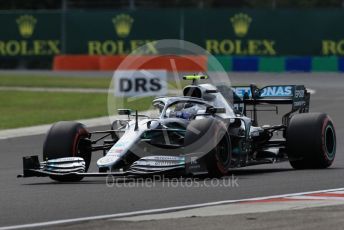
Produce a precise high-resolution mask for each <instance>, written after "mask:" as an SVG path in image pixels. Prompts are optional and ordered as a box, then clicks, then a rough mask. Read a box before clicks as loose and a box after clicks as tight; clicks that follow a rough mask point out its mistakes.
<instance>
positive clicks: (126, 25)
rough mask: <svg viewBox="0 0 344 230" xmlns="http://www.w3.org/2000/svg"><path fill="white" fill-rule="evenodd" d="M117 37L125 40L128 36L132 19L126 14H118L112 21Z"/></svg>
mask: <svg viewBox="0 0 344 230" xmlns="http://www.w3.org/2000/svg"><path fill="white" fill-rule="evenodd" d="M112 22H113V24H114V27H115V30H116V33H117V35H118V37H120V38H125V37H127V36H128V35H129V33H130V30H131V26H132V25H133V22H134V19H133V18H132V17H130V15H128V14H119V15H117V16H116V17H114V18H113V19H112Z"/></svg>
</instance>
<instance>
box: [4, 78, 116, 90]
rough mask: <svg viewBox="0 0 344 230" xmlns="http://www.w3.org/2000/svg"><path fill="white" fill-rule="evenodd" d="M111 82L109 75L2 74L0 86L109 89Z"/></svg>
mask: <svg viewBox="0 0 344 230" xmlns="http://www.w3.org/2000/svg"><path fill="white" fill-rule="evenodd" d="M110 82H111V78H108V77H60V76H16V75H14V76H12V75H11V76H0V86H20V87H56V88H65V87H66V88H104V89H107V88H109V85H110Z"/></svg>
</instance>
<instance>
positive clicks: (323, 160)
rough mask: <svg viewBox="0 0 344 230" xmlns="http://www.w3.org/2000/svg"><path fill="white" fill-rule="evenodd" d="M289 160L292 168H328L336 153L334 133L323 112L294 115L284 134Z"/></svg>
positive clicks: (329, 119)
mask: <svg viewBox="0 0 344 230" xmlns="http://www.w3.org/2000/svg"><path fill="white" fill-rule="evenodd" d="M286 141H287V146H286V148H287V153H288V157H289V162H290V164H291V166H292V167H293V168H294V169H310V168H328V167H329V166H331V164H332V163H333V160H334V158H335V155H336V133H335V128H334V126H333V123H332V120H331V118H330V117H329V116H328V115H326V114H324V113H303V114H296V115H294V116H293V117H292V118H291V119H290V122H289V126H288V129H287V134H286Z"/></svg>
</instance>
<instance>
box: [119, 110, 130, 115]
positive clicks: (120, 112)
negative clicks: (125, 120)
mask: <svg viewBox="0 0 344 230" xmlns="http://www.w3.org/2000/svg"><path fill="white" fill-rule="evenodd" d="M117 112H118V114H119V115H128V116H129V115H131V109H118V110H117Z"/></svg>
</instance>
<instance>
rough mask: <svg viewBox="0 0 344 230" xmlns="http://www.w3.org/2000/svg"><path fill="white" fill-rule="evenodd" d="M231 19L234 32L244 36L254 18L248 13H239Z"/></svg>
mask: <svg viewBox="0 0 344 230" xmlns="http://www.w3.org/2000/svg"><path fill="white" fill-rule="evenodd" d="M230 20H231V22H232V26H233V29H234V33H235V34H236V35H237V36H238V37H244V36H245V35H246V34H247V32H248V29H249V28H250V24H251V21H252V18H251V17H250V16H248V15H247V14H244V13H239V14H236V15H234V16H233V17H231V19H230Z"/></svg>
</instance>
